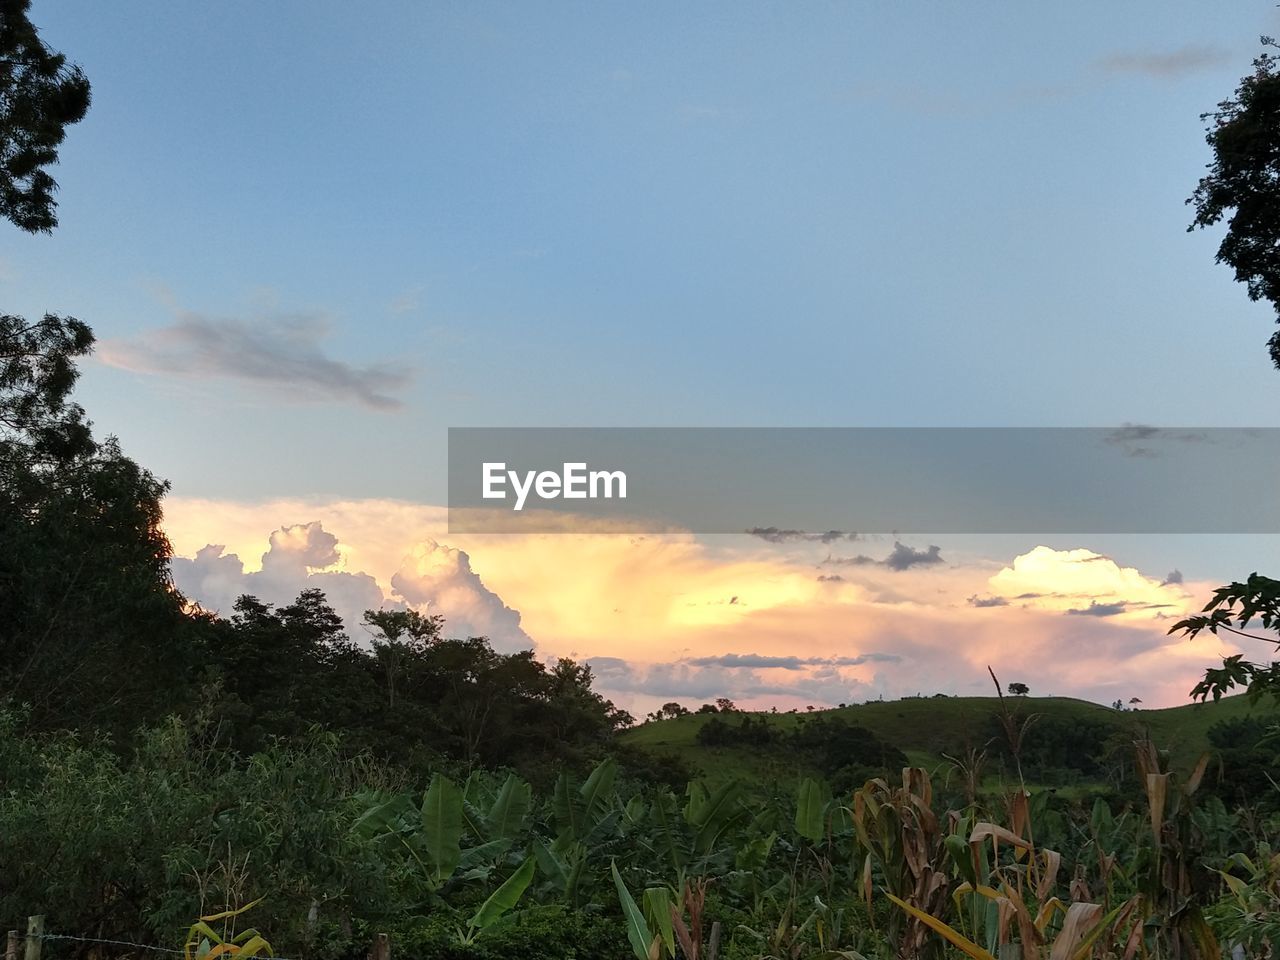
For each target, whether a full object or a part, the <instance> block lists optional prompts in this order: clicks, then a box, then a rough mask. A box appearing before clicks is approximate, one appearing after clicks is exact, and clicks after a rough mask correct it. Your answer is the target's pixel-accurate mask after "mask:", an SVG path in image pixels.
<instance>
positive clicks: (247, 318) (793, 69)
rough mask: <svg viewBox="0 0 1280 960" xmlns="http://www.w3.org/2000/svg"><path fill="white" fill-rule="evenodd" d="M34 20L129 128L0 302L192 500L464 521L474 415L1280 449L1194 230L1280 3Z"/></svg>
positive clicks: (1246, 305)
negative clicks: (324, 505) (1200, 437)
mask: <svg viewBox="0 0 1280 960" xmlns="http://www.w3.org/2000/svg"><path fill="white" fill-rule="evenodd" d="M32 16H33V20H34V21H35V22H36V23H37V24H38V25H39V26H40V28H41V30H42V33H43V35H44V37H45V38H46V40H47V41H48V42H49V43H50V44H51V45H53V46H54V47H55V48H57V49H60V50H62V51H64V52H66V53H67V54H68V55H70V56H71V57H72V58H73V59H74V60H76V61H78V62H79V63H81V64H82V65H83V67H84V68H85V70H86V72H87V73H88V75H89V76H90V78H91V80H92V82H93V85H94V104H93V108H92V109H91V111H90V114H89V116H88V118H87V119H86V120H85V121H84V122H83V123H82V124H80V125H79V126H77V127H75V128H73V129H72V130H71V131H70V132H69V136H68V139H67V143H66V146H65V148H64V150H63V152H62V164H61V167H60V168H59V170H58V171H57V176H58V179H59V181H60V183H61V188H62V189H61V194H60V199H61V226H60V227H59V229H58V230H57V231H56V233H55V234H54V235H53V236H52V237H35V238H33V237H29V236H26V235H21V234H19V233H17V232H16V231H13V230H9V231H6V232H4V233H3V234H0V267H2V268H3V269H2V270H0V278H2V279H0V282H2V284H3V290H4V293H5V295H6V309H8V310H11V311H13V312H21V313H27V314H32V313H40V312H44V311H46V310H50V311H55V312H61V313H71V314H74V315H76V316H78V317H80V318H81V319H84V320H86V321H88V322H89V323H90V324H91V325H92V326H93V327H94V329H95V330H96V331H97V333H98V335H99V337H100V338H102V340H103V341H104V348H103V350H102V351H101V354H100V356H101V358H102V360H103V361H106V360H110V361H111V363H107V362H95V363H93V364H92V365H90V366H89V368H88V370H87V372H86V374H85V377H84V380H83V388H82V391H81V399H82V401H83V403H84V404H85V406H86V407H87V408H88V409H89V411H90V413H91V415H92V417H93V418H94V420H95V421H96V422H97V424H98V425H99V427H100V428H101V429H102V430H103V431H106V432H113V433H116V434H118V435H119V436H120V437H121V439H122V441H123V443H124V445H125V447H126V449H127V450H128V451H129V452H130V453H131V454H132V455H133V456H135V457H136V458H137V459H139V460H140V461H141V462H143V463H144V464H146V465H148V466H150V467H151V468H152V469H153V470H154V471H155V472H157V473H158V474H160V475H162V476H165V477H168V478H169V479H170V480H171V481H172V482H173V487H174V493H175V496H177V497H187V498H205V499H208V500H211V501H213V500H219V499H221V500H227V501H244V500H255V499H256V500H266V499H269V498H281V497H293V498H307V497H311V498H319V499H324V498H335V497H337V498H398V499H402V500H411V501H416V502H421V503H429V504H439V503H442V502H443V499H444V480H445V475H444V470H443V458H444V450H445V431H446V428H447V427H449V426H460V425H501V426H519V425H555V426H563V425H708V426H715V425H726V426H728V425H751V426H774V425H797V426H800V425H804V426H826V425H831V426H837V425H839V426H846V425H847V426H862V425H868V426H874V425H930V426H961V425H989V426H1005V425H1018V426H1042V425H1043V426H1058V425H1072V426H1075V425H1079V426H1115V425H1118V424H1121V423H1154V424H1161V425H1170V426H1175V425H1176V426H1183V425H1186V426H1232V425H1265V426H1276V425H1280V417H1277V411H1278V409H1280V407H1278V405H1277V403H1276V401H1277V398H1278V397H1280V374H1277V373H1276V372H1275V371H1274V370H1273V369H1272V368H1271V366H1270V363H1269V360H1268V358H1267V356H1266V352H1265V349H1264V346H1263V344H1264V342H1265V340H1266V338H1267V337H1268V336H1269V335H1270V333H1271V322H1272V315H1271V313H1270V310H1269V308H1267V307H1265V306H1262V305H1257V304H1252V303H1250V302H1249V301H1248V300H1247V298H1246V296H1245V293H1244V290H1243V288H1242V287H1240V286H1239V285H1237V284H1235V283H1234V282H1233V281H1232V279H1231V276H1230V271H1229V270H1227V269H1226V268H1224V267H1221V266H1218V265H1216V264H1214V262H1213V252H1214V249H1215V247H1216V244H1217V240H1218V237H1217V236H1216V235H1213V234H1188V233H1186V231H1185V227H1186V224H1187V223H1188V221H1189V219H1190V212H1189V209H1188V208H1187V207H1185V206H1184V203H1183V201H1184V200H1185V198H1186V197H1187V196H1188V195H1189V194H1190V192H1191V191H1192V189H1193V188H1194V186H1195V183H1196V181H1197V179H1198V178H1199V176H1200V175H1201V173H1202V172H1203V168H1204V166H1205V164H1206V163H1207V161H1208V159H1209V155H1208V148H1207V147H1206V145H1205V144H1204V142H1203V127H1202V124H1201V122H1200V120H1199V114H1200V113H1201V112H1203V111H1205V110H1208V109H1210V108H1212V107H1213V105H1214V104H1215V103H1216V102H1217V101H1218V100H1220V99H1222V98H1223V97H1225V96H1226V95H1228V94H1229V93H1230V92H1231V90H1232V89H1233V88H1234V86H1235V83H1236V81H1237V80H1238V78H1239V77H1240V76H1241V74H1243V73H1244V72H1246V71H1247V70H1248V65H1249V61H1250V59H1251V58H1252V57H1253V56H1254V55H1255V54H1256V53H1257V52H1258V51H1259V49H1260V48H1259V45H1258V35H1259V34H1261V33H1280V16H1277V10H1276V9H1275V7H1274V4H1272V3H1270V2H1267V3H1262V2H1257V3H1238V4H1230V5H1219V4H1203V3H1194V2H1164V3H1160V4H1156V3H1135V4H1123V5H1119V4H1114V3H1105V2H1092V3H1077V4H1035V5H1031V4H1012V3H1000V4H997V3H985V4H984V3H970V4H952V5H942V4H934V3H928V4H926V3H887V2H861V3H813V4H808V5H804V6H797V5H791V4H769V3H751V4H739V3H733V4H730V3H716V4H702V5H695V6H691V5H688V4H678V3H666V4H661V3H655V4H644V5H639V4H621V3H556V4H514V3H507V4H498V3H467V4H461V3H416V2H415V3H411V2H371V3H367V4H361V5H358V6H354V5H352V4H350V3H338V2H318V0H307V2H303V0H271V2H263V0H252V2H249V0H227V2H221V3H217V4H185V3H172V2H160V0H131V2H129V3H127V4H110V5H104V4H101V3H90V2H87V0H59V2H57V3H54V2H52V0H35V3H34V4H33V11H32ZM175 323H178V324H180V325H179V327H178V328H175V327H174V325H175ZM183 324H185V326H183ZM175 330H176V331H177V332H175ZM286 358H290V359H288V360H286ZM285 519H287V520H290V522H293V521H295V520H296V521H297V522H301V521H303V520H305V519H307V518H305V517H297V518H285ZM264 533H265V531H264ZM1099 542H1101V541H1099ZM1131 549H1132V555H1133V556H1134V557H1136V558H1138V559H1139V560H1142V561H1143V562H1147V561H1148V558H1150V559H1149V562H1150V563H1151V564H1152V565H1153V566H1156V565H1164V564H1163V563H1162V561H1161V560H1160V559H1159V557H1161V556H1163V555H1164V554H1167V553H1168V552H1169V547H1168V545H1167V544H1164V545H1159V544H1153V543H1152V542H1151V541H1146V542H1144V543H1142V544H1136V545H1132V547H1131ZM1178 549H1181V550H1182V551H1183V552H1184V553H1187V552H1195V553H1197V554H1202V553H1203V552H1204V551H1207V552H1208V553H1209V554H1212V555H1214V556H1215V558H1216V559H1215V562H1214V563H1213V564H1211V565H1210V566H1211V567H1212V572H1213V573H1214V574H1216V575H1218V576H1229V575H1233V574H1235V573H1246V572H1248V571H1247V570H1243V569H1241V570H1236V569H1235V567H1230V568H1229V567H1228V565H1229V564H1232V563H1245V562H1246V561H1257V560H1266V559H1270V560H1276V559H1277V558H1280V554H1278V553H1277V550H1276V548H1275V546H1274V543H1273V540H1272V539H1263V538H1253V539H1240V540H1235V541H1232V542H1231V544H1229V545H1228V546H1225V547H1224V546H1223V545H1222V544H1221V543H1217V544H1216V545H1207V544H1204V542H1203V541H1202V540H1196V541H1184V542H1183V543H1182V545H1181V546H1180V547H1178ZM1173 560H1177V558H1176V557H1174V558H1171V561H1173ZM1168 565H1170V566H1172V565H1173V563H1172V562H1170V563H1169V564H1168Z"/></svg>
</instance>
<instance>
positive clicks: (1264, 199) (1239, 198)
mask: <svg viewBox="0 0 1280 960" xmlns="http://www.w3.org/2000/svg"><path fill="white" fill-rule="evenodd" d="M1262 43H1263V45H1264V46H1267V47H1275V46H1276V45H1277V44H1276V41H1275V40H1274V39H1272V38H1271V37H1263V38H1262ZM1201 119H1202V120H1207V121H1209V126H1208V132H1207V134H1206V137H1205V139H1206V140H1207V141H1208V143H1209V146H1210V147H1211V148H1212V149H1213V163H1212V164H1210V166H1209V173H1208V174H1207V175H1206V176H1205V177H1204V178H1203V179H1202V180H1201V181H1200V184H1199V185H1198V186H1197V187H1196V190H1195V193H1194V194H1193V195H1192V196H1191V198H1190V199H1189V200H1188V201H1187V202H1188V203H1190V204H1194V205H1195V211H1196V216H1195V220H1193V221H1192V223H1191V226H1190V227H1188V228H1187V229H1189V230H1194V229H1196V228H1197V227H1209V226H1213V225H1214V224H1216V223H1219V222H1220V221H1221V220H1222V219H1223V218H1224V217H1225V218H1227V220H1228V222H1227V232H1226V235H1225V236H1224V237H1223V240H1222V243H1221V245H1220V246H1219V247H1218V262H1219V263H1225V264H1227V266H1229V267H1231V268H1232V269H1233V270H1235V275H1236V280H1238V281H1240V282H1241V283H1243V284H1245V286H1246V288H1247V289H1248V291H1249V297H1250V299H1252V300H1267V301H1269V302H1270V303H1271V304H1272V305H1273V306H1274V307H1275V308H1276V310H1277V312H1280V252H1278V251H1280V165H1278V164H1280V152H1278V151H1277V147H1280V58H1277V57H1276V56H1275V55H1274V54H1272V53H1264V54H1262V55H1261V56H1259V57H1258V58H1257V59H1255V60H1254V61H1253V73H1251V74H1250V75H1248V76H1246V77H1245V78H1244V79H1242V80H1241V81H1240V85H1239V86H1238V87H1237V88H1236V91H1235V95H1234V96H1232V97H1230V98H1228V99H1226V100H1223V101H1222V102H1221V103H1219V104H1218V107H1217V109H1216V110H1214V111H1212V112H1210V113H1206V114H1204V115H1203V116H1202V117H1201ZM1277 322H1280V317H1278V318H1277ZM1268 346H1269V347H1270V352H1271V360H1272V362H1273V363H1274V364H1275V365H1276V367H1277V368H1278V369H1280V332H1277V333H1276V334H1275V335H1273V336H1272V337H1271V340H1270V341H1269V344H1268Z"/></svg>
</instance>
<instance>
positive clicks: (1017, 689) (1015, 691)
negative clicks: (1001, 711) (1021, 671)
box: [1009, 683, 1031, 697]
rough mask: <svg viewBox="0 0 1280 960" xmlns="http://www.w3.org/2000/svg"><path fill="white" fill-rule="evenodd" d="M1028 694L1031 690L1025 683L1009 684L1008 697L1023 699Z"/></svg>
mask: <svg viewBox="0 0 1280 960" xmlns="http://www.w3.org/2000/svg"><path fill="white" fill-rule="evenodd" d="M1030 692H1031V688H1030V687H1028V686H1027V685H1026V684H1025V683H1011V684H1009V695H1010V696H1012V697H1025V696H1026V695H1027V694H1028V693H1030Z"/></svg>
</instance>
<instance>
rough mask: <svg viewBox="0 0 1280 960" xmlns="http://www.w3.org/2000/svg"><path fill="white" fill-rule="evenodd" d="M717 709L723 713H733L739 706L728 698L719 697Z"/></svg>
mask: <svg viewBox="0 0 1280 960" xmlns="http://www.w3.org/2000/svg"><path fill="white" fill-rule="evenodd" d="M716 708H717V709H718V710H719V711H720V712H721V713H733V712H734V711H735V710H737V709H738V706H737V704H735V703H734V702H733V701H732V700H730V699H729V698H728V697H717V698H716Z"/></svg>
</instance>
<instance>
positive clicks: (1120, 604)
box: [1063, 600, 1129, 617]
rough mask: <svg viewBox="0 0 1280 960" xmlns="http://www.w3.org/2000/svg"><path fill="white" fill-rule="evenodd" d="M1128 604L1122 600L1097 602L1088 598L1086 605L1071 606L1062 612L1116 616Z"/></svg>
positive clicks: (1072, 614) (1076, 615) (1077, 614)
mask: <svg viewBox="0 0 1280 960" xmlns="http://www.w3.org/2000/svg"><path fill="white" fill-rule="evenodd" d="M1128 607H1129V604H1128V603H1126V602H1125V601H1123V600H1119V601H1116V602H1115V603H1098V601H1096V600H1090V601H1089V605H1088V606H1087V607H1071V608H1069V609H1067V610H1064V611H1063V612H1064V613H1065V614H1066V615H1067V616H1070V617H1117V616H1119V615H1120V614H1122V613H1124V612H1125V610H1127V609H1128Z"/></svg>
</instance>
